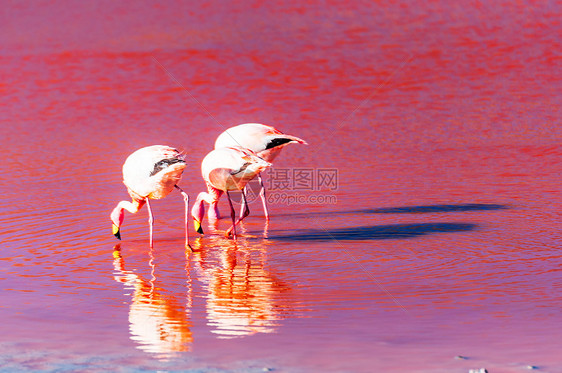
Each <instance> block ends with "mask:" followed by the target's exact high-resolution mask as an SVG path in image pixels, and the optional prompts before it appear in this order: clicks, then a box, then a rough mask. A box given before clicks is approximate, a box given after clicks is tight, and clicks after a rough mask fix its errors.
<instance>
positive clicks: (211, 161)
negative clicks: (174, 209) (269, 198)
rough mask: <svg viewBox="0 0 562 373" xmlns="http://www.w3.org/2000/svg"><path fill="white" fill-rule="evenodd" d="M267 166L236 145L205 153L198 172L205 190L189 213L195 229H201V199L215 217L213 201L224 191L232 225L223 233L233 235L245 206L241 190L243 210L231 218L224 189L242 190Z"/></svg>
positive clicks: (232, 214)
mask: <svg viewBox="0 0 562 373" xmlns="http://www.w3.org/2000/svg"><path fill="white" fill-rule="evenodd" d="M269 166H271V164H270V163H269V162H266V161H264V160H263V159H261V158H260V157H258V156H257V155H256V154H255V153H254V152H252V151H251V150H249V149H245V148H242V147H239V146H235V147H225V148H219V149H215V150H213V151H211V152H210V153H209V154H207V156H205V158H204V159H203V162H202V163H201V174H202V176H203V179H204V180H205V183H206V184H207V192H201V193H199V195H198V196H197V200H196V201H195V204H194V206H193V209H192V210H191V215H192V217H193V219H194V222H195V230H197V231H198V232H199V233H203V231H202V229H201V221H202V220H203V217H204V215H205V207H204V205H203V202H207V203H208V204H209V205H211V207H212V210H211V211H213V216H212V217H213V218H216V211H217V203H218V201H219V199H220V197H221V195H222V194H223V193H226V194H227V198H228V202H229V204H230V208H231V218H232V226H231V227H230V229H229V230H228V231H227V232H226V235H227V236H228V235H230V233H231V232H233V236H234V238H236V231H235V229H236V228H235V227H236V224H238V223H239V222H240V221H241V220H242V219H244V217H246V216H247V215H248V214H249V209H248V206H247V202H246V198H245V196H244V193H243V192H242V196H243V198H244V206H243V207H244V210H243V213H242V215H241V216H240V218H239V219H238V220H235V219H234V218H235V214H234V209H233V206H232V201H231V199H230V195H229V194H228V192H229V191H233V190H243V189H244V187H245V186H246V184H247V183H248V182H249V181H250V180H252V179H253V178H254V177H256V176H257V175H258V174H259V173H260V172H262V171H263V170H265V169H266V168H267V167H269Z"/></svg>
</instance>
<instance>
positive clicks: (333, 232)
mask: <svg viewBox="0 0 562 373" xmlns="http://www.w3.org/2000/svg"><path fill="white" fill-rule="evenodd" d="M476 227H477V225H476V224H471V223H420V224H391V225H378V226H370V227H352V228H340V229H329V230H300V231H295V233H294V234H290V235H279V236H277V235H274V236H270V237H269V239H271V240H279V241H330V240H337V241H351V240H358V241H361V240H386V239H406V238H414V237H419V236H423V235H426V234H431V233H449V232H467V231H471V230H474V229H475V228H476Z"/></svg>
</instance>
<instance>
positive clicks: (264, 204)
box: [258, 174, 269, 221]
mask: <svg viewBox="0 0 562 373" xmlns="http://www.w3.org/2000/svg"><path fill="white" fill-rule="evenodd" d="M258 180H259V182H260V185H261V189H260V198H261V203H262V205H263V213H264V215H265V220H266V221H269V213H268V212H267V199H266V195H265V186H264V185H263V179H262V178H261V174H258Z"/></svg>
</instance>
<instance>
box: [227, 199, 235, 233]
mask: <svg viewBox="0 0 562 373" xmlns="http://www.w3.org/2000/svg"><path fill="white" fill-rule="evenodd" d="M226 197H227V199H228V204H229V205H230V218H231V219H232V227H230V228H229V229H228V230H227V231H226V233H225V236H226V237H228V236H229V235H230V233H231V232H232V238H233V239H234V240H236V221H235V218H236V213H235V212H234V206H232V200H231V199H230V194H229V193H228V191H226Z"/></svg>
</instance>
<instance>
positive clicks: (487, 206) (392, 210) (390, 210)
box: [354, 203, 508, 214]
mask: <svg viewBox="0 0 562 373" xmlns="http://www.w3.org/2000/svg"><path fill="white" fill-rule="evenodd" d="M507 208H508V206H506V205H498V204H491V203H465V204H460V205H427V206H406V207H387V208H378V209H364V210H357V211H354V212H357V213H364V214H423V213H432V212H467V211H489V210H504V209H507Z"/></svg>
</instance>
